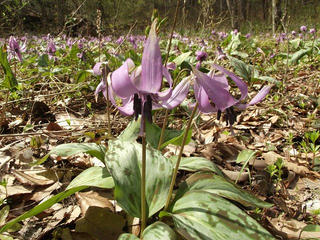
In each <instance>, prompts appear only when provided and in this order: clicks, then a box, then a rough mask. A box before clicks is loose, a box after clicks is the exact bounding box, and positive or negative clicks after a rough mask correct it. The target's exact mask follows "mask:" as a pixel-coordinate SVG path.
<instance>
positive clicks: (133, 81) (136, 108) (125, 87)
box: [96, 21, 189, 131]
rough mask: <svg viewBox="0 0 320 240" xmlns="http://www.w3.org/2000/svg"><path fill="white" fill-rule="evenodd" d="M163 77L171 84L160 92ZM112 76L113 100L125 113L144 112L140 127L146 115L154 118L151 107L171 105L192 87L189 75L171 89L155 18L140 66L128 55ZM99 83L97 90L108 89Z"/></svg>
mask: <svg viewBox="0 0 320 240" xmlns="http://www.w3.org/2000/svg"><path fill="white" fill-rule="evenodd" d="M163 77H164V78H166V80H167V82H168V84H169V88H168V89H166V90H164V91H162V92H160V89H161V85H162V78H163ZM110 80H111V81H110V85H109V89H108V91H109V98H110V101H111V103H112V104H113V105H114V106H115V107H117V108H118V109H119V111H120V112H121V113H122V114H124V115H132V114H134V115H135V119H137V118H138V116H139V115H140V114H141V115H142V118H141V119H142V123H141V131H143V130H142V129H143V121H144V119H145V118H146V119H147V120H149V121H151V120H152V119H151V118H152V117H151V110H152V108H160V107H164V108H168V109H172V108H174V107H176V106H178V105H179V104H180V103H181V102H182V101H183V100H184V98H185V97H186V95H187V93H188V90H189V80H187V79H186V80H183V81H181V82H180V83H179V84H178V85H177V87H176V88H175V89H174V90H173V89H172V79H171V76H170V73H169V72H168V69H167V68H165V67H164V66H163V65H162V59H161V52H160V46H159V40H158V37H157V35H156V21H155V22H153V24H152V26H151V29H150V33H149V36H148V38H147V40H146V42H145V45H144V50H143V54H142V62H141V66H140V67H138V68H136V67H135V65H134V63H133V61H132V60H131V59H127V60H126V61H125V62H124V64H123V65H122V66H121V67H119V68H118V69H116V70H115V71H114V72H112V74H111V78H110ZM99 85H100V86H98V87H99V90H97V91H96V94H97V93H98V92H99V91H102V90H103V88H104V89H105V86H103V83H100V84H99ZM105 91H106V90H105ZM115 95H117V96H118V98H120V100H122V106H119V105H118V104H117V103H116V100H115Z"/></svg>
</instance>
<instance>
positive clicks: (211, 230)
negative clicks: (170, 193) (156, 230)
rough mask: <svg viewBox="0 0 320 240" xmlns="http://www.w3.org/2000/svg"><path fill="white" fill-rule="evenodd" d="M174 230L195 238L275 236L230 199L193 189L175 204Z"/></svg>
mask: <svg viewBox="0 0 320 240" xmlns="http://www.w3.org/2000/svg"><path fill="white" fill-rule="evenodd" d="M171 216H172V218H173V222H174V225H175V229H176V230H177V232H179V233H180V234H181V235H182V236H183V237H184V238H186V239H192V240H198V239H199V240H212V239H215V240H225V239H233V240H236V239H239V240H242V239H247V240H258V239H259V240H265V239H274V238H273V237H272V235H271V234H270V233H269V232H268V231H266V230H265V229H264V228H263V227H262V226H260V225H259V223H258V222H257V221H256V220H254V219H253V218H251V217H250V216H248V215H247V214H246V213H245V212H243V211H242V210H241V209H240V208H238V207H237V206H235V205H233V204H232V203H231V202H229V201H228V200H225V199H224V198H221V197H219V196H217V195H215V194H211V193H208V192H205V191H190V192H188V193H186V194H185V195H184V196H183V197H182V198H180V199H178V201H176V202H175V203H174V205H173V206H172V212H171Z"/></svg>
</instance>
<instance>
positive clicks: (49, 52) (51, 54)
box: [47, 40, 56, 57]
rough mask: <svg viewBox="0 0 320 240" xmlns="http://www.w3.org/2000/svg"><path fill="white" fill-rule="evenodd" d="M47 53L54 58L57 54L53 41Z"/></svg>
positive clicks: (50, 42) (49, 44)
mask: <svg viewBox="0 0 320 240" xmlns="http://www.w3.org/2000/svg"><path fill="white" fill-rule="evenodd" d="M47 51H48V54H49V56H50V57H53V56H54V54H55V53H56V45H55V44H54V42H53V40H50V41H49V43H48V47H47Z"/></svg>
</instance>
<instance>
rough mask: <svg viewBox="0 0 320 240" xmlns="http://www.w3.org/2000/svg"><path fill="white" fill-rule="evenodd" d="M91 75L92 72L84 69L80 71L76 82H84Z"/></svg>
mask: <svg viewBox="0 0 320 240" xmlns="http://www.w3.org/2000/svg"><path fill="white" fill-rule="evenodd" d="M90 75H91V74H90V73H89V72H88V71H86V70H82V71H80V72H78V74H77V76H76V83H80V82H84V81H85V80H86V79H87V77H89V76H90Z"/></svg>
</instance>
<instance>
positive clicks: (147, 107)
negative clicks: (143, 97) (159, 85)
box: [143, 95, 152, 123]
mask: <svg viewBox="0 0 320 240" xmlns="http://www.w3.org/2000/svg"><path fill="white" fill-rule="evenodd" d="M151 111H152V98H151V96H150V95H148V96H147V101H145V103H144V105H143V114H144V117H145V119H147V120H148V121H149V122H150V123H152V112H151Z"/></svg>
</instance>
